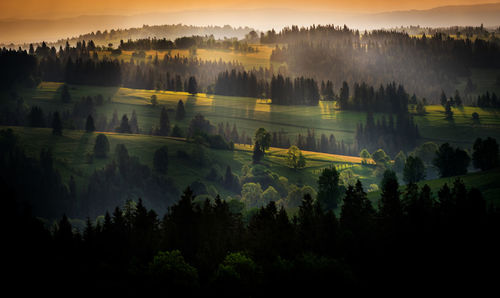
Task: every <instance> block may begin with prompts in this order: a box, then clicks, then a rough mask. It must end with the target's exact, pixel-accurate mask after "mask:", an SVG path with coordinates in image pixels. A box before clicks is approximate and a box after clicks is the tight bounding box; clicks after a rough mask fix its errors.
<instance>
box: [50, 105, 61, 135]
mask: <svg viewBox="0 0 500 298" xmlns="http://www.w3.org/2000/svg"><path fill="white" fill-rule="evenodd" d="M52 117H53V118H52V134H54V135H56V136H62V122H61V117H60V116H59V112H57V111H56V112H55V113H54V116H52Z"/></svg>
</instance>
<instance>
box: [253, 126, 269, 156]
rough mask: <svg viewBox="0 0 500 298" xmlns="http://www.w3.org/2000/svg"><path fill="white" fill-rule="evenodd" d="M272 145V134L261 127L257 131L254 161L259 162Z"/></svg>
mask: <svg viewBox="0 0 500 298" xmlns="http://www.w3.org/2000/svg"><path fill="white" fill-rule="evenodd" d="M270 145H271V134H270V133H268V132H267V131H266V130H265V129H264V128H262V127H261V128H259V129H257V131H256V132H255V137H254V146H253V156H252V158H253V162H254V163H258V162H259V161H260V160H261V159H262V157H264V154H265V152H266V150H267V149H269V146H270Z"/></svg>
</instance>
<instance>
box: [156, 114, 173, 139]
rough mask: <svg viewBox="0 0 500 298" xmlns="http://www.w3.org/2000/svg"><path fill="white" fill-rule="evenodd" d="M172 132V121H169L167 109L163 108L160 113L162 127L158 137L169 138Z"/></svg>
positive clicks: (159, 129)
mask: <svg viewBox="0 0 500 298" xmlns="http://www.w3.org/2000/svg"><path fill="white" fill-rule="evenodd" d="M169 132H170V120H169V119H168V113H167V109H165V107H162V108H161V113H160V127H159V128H158V135H160V136H168V134H169Z"/></svg>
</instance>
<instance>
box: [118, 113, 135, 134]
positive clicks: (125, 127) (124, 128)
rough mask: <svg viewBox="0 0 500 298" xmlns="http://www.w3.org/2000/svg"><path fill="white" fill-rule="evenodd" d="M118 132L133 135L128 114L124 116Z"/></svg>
mask: <svg viewBox="0 0 500 298" xmlns="http://www.w3.org/2000/svg"><path fill="white" fill-rule="evenodd" d="M118 132H120V133H131V132H132V131H131V129H130V124H129V123H128V117H127V114H123V116H122V122H121V123H120V127H118Z"/></svg>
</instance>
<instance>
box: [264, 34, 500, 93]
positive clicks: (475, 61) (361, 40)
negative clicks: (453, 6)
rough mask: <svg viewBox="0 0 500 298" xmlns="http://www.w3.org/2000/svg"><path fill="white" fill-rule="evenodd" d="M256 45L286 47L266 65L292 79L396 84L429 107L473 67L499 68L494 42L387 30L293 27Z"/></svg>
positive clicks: (277, 50)
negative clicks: (283, 67) (277, 65)
mask: <svg viewBox="0 0 500 298" xmlns="http://www.w3.org/2000/svg"><path fill="white" fill-rule="evenodd" d="M261 42H262V43H280V44H286V45H285V46H282V47H276V49H275V50H273V53H272V55H271V60H272V61H278V62H286V63H287V65H288V70H289V71H290V72H291V75H294V76H300V75H305V74H307V75H308V76H311V77H313V78H315V79H317V80H331V81H332V82H333V84H334V85H336V86H340V85H341V84H342V81H347V82H348V83H349V84H351V85H352V84H354V82H366V83H367V84H368V85H373V86H378V85H380V84H385V83H387V82H392V81H397V82H399V83H401V84H403V85H404V86H405V88H407V90H408V91H410V92H411V93H418V94H419V95H420V96H425V97H427V98H428V99H429V102H430V103H438V102H439V94H440V92H441V90H445V91H446V92H452V91H453V90H454V89H455V88H454V82H456V79H457V78H458V77H464V76H469V75H470V69H471V68H472V67H480V68H483V67H484V68H498V67H499V66H500V59H499V58H498V57H499V56H500V55H499V53H500V47H499V46H498V44H497V43H496V42H494V41H487V40H484V39H480V38H477V39H474V40H472V39H468V38H467V39H454V38H451V37H449V36H446V35H444V34H441V33H436V34H434V35H433V36H426V35H425V34H424V35H423V36H422V37H412V36H410V35H408V34H407V33H402V32H396V31H392V30H391V31H388V30H373V31H371V32H364V33H363V34H360V32H359V31H357V30H350V29H348V28H347V27H345V26H344V27H340V26H333V25H327V26H321V25H320V26H311V27H309V28H298V27H297V26H292V27H291V28H289V27H286V28H283V29H282V30H281V31H280V32H275V31H274V30H271V31H268V32H267V33H265V34H263V35H261Z"/></svg>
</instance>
